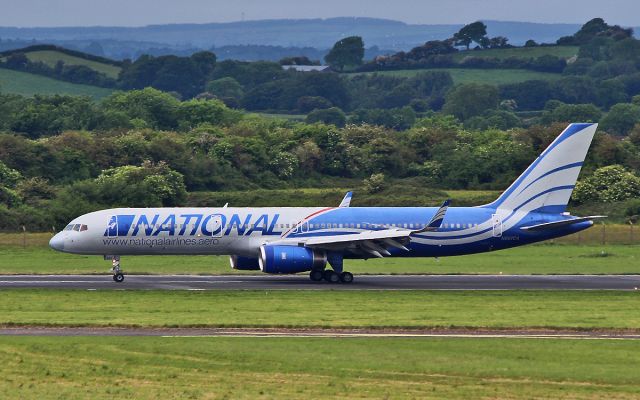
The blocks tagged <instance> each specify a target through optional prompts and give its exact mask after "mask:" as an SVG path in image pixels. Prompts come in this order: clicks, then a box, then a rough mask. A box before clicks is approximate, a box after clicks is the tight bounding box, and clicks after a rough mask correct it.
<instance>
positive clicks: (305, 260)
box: [260, 245, 327, 274]
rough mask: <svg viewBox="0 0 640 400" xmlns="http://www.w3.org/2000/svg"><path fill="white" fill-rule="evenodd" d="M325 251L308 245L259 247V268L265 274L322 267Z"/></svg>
mask: <svg viewBox="0 0 640 400" xmlns="http://www.w3.org/2000/svg"><path fill="white" fill-rule="evenodd" d="M326 265H327V253H325V252H324V251H321V250H314V249H310V248H308V247H299V246H277V245H274V246H270V245H265V246H262V247H260V270H261V271H262V272H264V273H267V274H296V273H298V272H305V271H311V270H312V269H324V267H325V266H326Z"/></svg>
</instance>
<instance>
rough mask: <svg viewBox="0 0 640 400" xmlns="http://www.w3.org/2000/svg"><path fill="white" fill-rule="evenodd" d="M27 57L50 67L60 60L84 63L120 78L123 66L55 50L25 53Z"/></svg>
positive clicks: (112, 76) (68, 63)
mask: <svg viewBox="0 0 640 400" xmlns="http://www.w3.org/2000/svg"><path fill="white" fill-rule="evenodd" d="M25 55H26V56H27V58H28V59H29V60H31V61H34V62H38V61H40V62H43V63H45V64H47V65H48V66H50V67H55V66H56V63H57V62H58V61H63V62H64V63H65V64H66V65H84V66H87V67H89V68H91V69H93V70H95V71H98V72H102V73H103V74H105V75H107V76H108V77H109V78H114V79H116V78H118V74H119V73H120V70H121V69H122V68H120V67H117V66H115V65H109V64H104V63H101V62H97V61H92V60H86V59H84V58H80V57H74V56H72V55H69V54H65V53H61V52H59V51H55V50H37V51H30V52H27V53H25Z"/></svg>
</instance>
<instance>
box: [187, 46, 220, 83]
mask: <svg viewBox="0 0 640 400" xmlns="http://www.w3.org/2000/svg"><path fill="white" fill-rule="evenodd" d="M191 61H193V62H194V63H195V65H196V66H197V67H198V68H199V69H200V72H202V74H203V75H204V76H205V77H208V76H210V75H211V74H212V73H213V70H214V69H215V67H216V55H215V54H213V53H212V52H210V51H199V52H197V53H193V54H192V55H191Z"/></svg>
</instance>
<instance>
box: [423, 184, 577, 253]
mask: <svg viewBox="0 0 640 400" xmlns="http://www.w3.org/2000/svg"><path fill="white" fill-rule="evenodd" d="M567 189H573V185H566V186H557V187H554V188H551V189H548V190H545V191H544V192H541V193H538V194H536V195H535V196H533V197H530V198H529V199H527V200H526V201H525V202H523V203H521V204H520V205H519V206H518V207H516V208H514V209H513V210H512V211H511V214H509V215H508V216H507V217H506V218H505V219H503V220H502V222H503V223H505V222H507V221H508V220H509V219H511V217H513V216H514V215H515V214H516V212H517V211H518V210H519V209H521V208H522V207H524V206H525V205H527V203H530V202H532V201H533V200H535V199H537V198H538V197H540V196H543V195H545V194H548V193H551V192H557V191H559V190H567ZM544 209H545V207H541V208H540V209H539V210H544ZM531 212H533V211H530V213H531ZM491 230H493V227H490V228H486V229H484V230H482V231H479V232H474V233H467V234H464V235H455V236H427V235H422V234H421V235H412V236H415V237H417V238H421V239H430V240H452V239H466V238H470V237H473V236H478V235H481V234H483V233H487V232H489V231H491Z"/></svg>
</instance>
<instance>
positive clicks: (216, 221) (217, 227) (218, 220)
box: [207, 214, 222, 238]
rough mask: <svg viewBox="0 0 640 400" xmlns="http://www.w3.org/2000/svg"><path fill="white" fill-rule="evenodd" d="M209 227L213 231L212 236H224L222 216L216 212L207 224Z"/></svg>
mask: <svg viewBox="0 0 640 400" xmlns="http://www.w3.org/2000/svg"><path fill="white" fill-rule="evenodd" d="M209 227H210V229H209ZM207 229H209V232H211V236H212V237H215V238H219V237H222V216H220V215H215V214H214V215H211V219H210V220H209V223H208V224H207Z"/></svg>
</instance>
